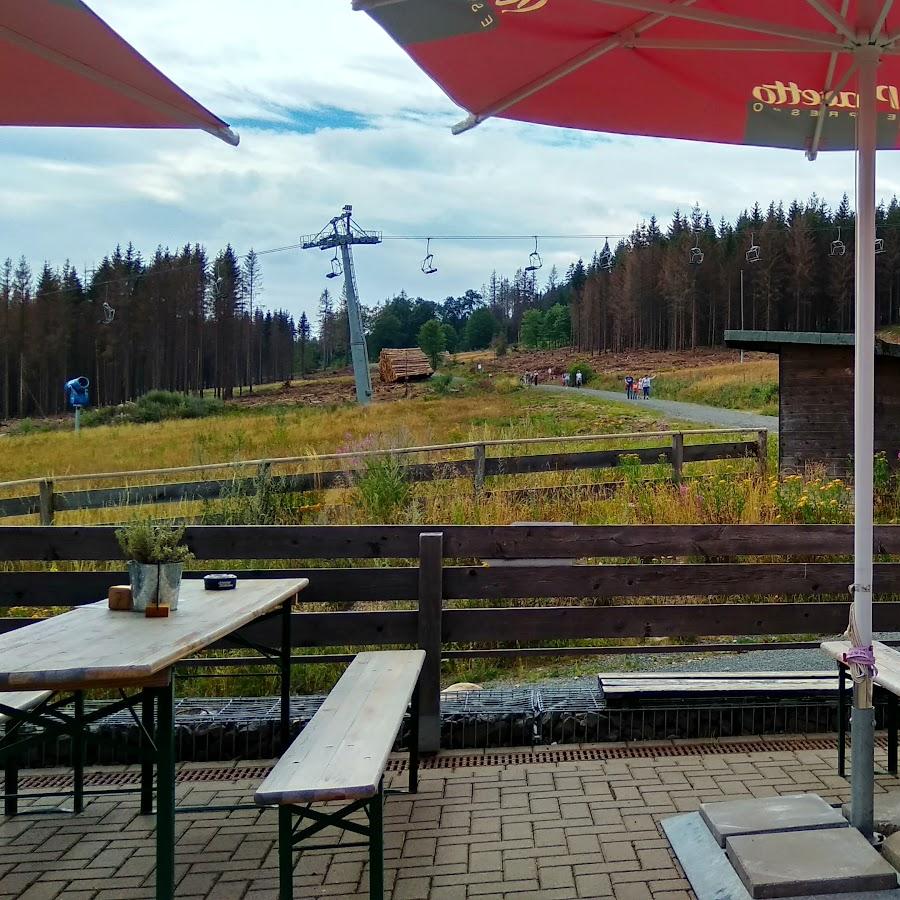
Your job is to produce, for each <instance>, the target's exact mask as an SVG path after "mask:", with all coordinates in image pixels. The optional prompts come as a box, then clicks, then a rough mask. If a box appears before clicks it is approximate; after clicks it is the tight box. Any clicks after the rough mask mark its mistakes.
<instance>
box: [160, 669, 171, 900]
mask: <svg viewBox="0 0 900 900" xmlns="http://www.w3.org/2000/svg"><path fill="white" fill-rule="evenodd" d="M157 698H158V705H157V728H156V752H157V756H156V900H173V898H174V896H175V674H174V672H172V673H170V676H169V684H168V685H167V686H166V687H163V688H159V689H158V691H157Z"/></svg>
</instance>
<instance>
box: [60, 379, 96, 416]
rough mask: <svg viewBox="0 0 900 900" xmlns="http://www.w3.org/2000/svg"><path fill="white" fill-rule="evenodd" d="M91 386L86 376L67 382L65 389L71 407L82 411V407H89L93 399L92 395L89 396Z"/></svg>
mask: <svg viewBox="0 0 900 900" xmlns="http://www.w3.org/2000/svg"><path fill="white" fill-rule="evenodd" d="M90 386H91V382H90V381H89V380H88V379H87V378H85V377H84V375H81V376H80V377H78V378H72V379H71V380H70V381H67V382H66V384H65V388H64V389H65V392H66V400H68V402H69V406H71V407H72V408H73V409H81V408H82V407H85V406H89V405H90V402H91V399H90V394H88V388H89V387H90Z"/></svg>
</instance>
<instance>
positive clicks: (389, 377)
mask: <svg viewBox="0 0 900 900" xmlns="http://www.w3.org/2000/svg"><path fill="white" fill-rule="evenodd" d="M378 372H379V374H380V375H381V380H382V382H383V383H384V384H393V383H394V382H396V381H412V380H413V379H414V378H428V377H429V376H430V375H432V374H433V373H434V369H432V368H431V363H430V362H428V357H427V356H426V355H425V354H424V353H423V352H422V351H421V350H420V349H419V348H418V347H410V348H408V349H399V350H388V349H385V350H382V351H381V356H379V357H378Z"/></svg>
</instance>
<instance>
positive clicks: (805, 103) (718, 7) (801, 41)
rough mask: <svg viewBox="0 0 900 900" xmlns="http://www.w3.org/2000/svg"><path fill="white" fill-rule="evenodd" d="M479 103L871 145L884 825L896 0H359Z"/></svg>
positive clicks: (862, 479) (733, 136)
mask: <svg viewBox="0 0 900 900" xmlns="http://www.w3.org/2000/svg"><path fill="white" fill-rule="evenodd" d="M353 5H354V7H355V8H356V9H361V10H365V11H367V12H368V13H369V14H370V15H371V16H372V18H373V19H375V21H376V22H378V23H379V24H380V25H381V26H382V27H383V28H384V29H385V30H386V31H387V32H388V33H389V34H390V35H391V36H392V37H393V38H394V39H395V40H396V41H397V42H398V43H399V44H400V45H401V46H402V47H403V48H404V49H405V50H406V52H407V53H408V54H409V55H410V56H411V57H412V58H413V59H414V60H415V61H416V63H418V65H419V66H421V68H422V69H424V70H425V72H427V73H428V75H430V76H431V78H433V79H434V80H435V81H436V82H437V83H438V84H439V85H440V86H441V87H442V88H443V89H444V90H445V91H446V93H447V94H448V95H449V96H450V97H451V98H452V99H453V100H454V101H455V102H456V103H458V104H459V105H460V106H462V107H463V108H464V109H466V110H467V111H468V113H469V115H468V116H467V117H466V118H465V120H463V121H462V122H460V123H459V124H458V125H457V126H456V127H455V128H454V132H456V133H460V132H463V131H467V130H469V129H470V128H473V127H475V126H476V125H478V124H479V123H480V122H483V121H484V120H486V119H490V118H492V117H501V118H508V119H518V120H522V121H526V122H536V123H540V124H544V125H561V126H564V127H568V128H581V129H587V130H591V131H603V132H611V133H616V134H629V135H648V136H654V137H662V138H683V139H687V140H694V141H711V142H716V143H724V144H748V145H753V146H764V147H787V148H791V147H792V148H797V149H803V150H805V151H806V153H807V155H808V156H809V158H810V159H814V158H815V156H816V154H817V153H818V151H819V150H847V149H857V150H858V158H857V185H858V187H857V190H858V196H857V218H856V248H857V253H856V363H855V365H856V374H855V410H854V418H855V429H854V431H855V435H854V441H855V447H854V462H855V514H856V515H855V523H856V524H855V536H854V570H855V571H854V583H853V585H852V586H851V592H852V594H853V598H854V603H853V617H852V621H853V620H855V621H854V622H853V624H854V625H855V627H854V628H852V629H851V636H852V638H853V644H854V646H855V647H856V648H857V649H855V650H854V651H852V652H851V654H850V661H851V662H852V663H853V666H852V668H853V670H854V683H855V684H854V714H853V720H852V730H853V732H852V734H853V824H854V825H856V826H857V827H858V828H860V830H862V831H863V832H864V833H866V834H868V835H871V833H872V788H873V766H872V763H873V752H874V751H873V737H874V717H873V710H872V709H871V674H872V667H871V666H872V656H871V649H870V648H871V643H872V543H873V533H872V517H873V502H872V463H873V446H872V442H873V441H872V439H873V428H872V425H873V394H874V320H875V303H874V300H875V151H876V147H881V148H885V149H889V148H897V147H898V146H900V123H898V115H900V93H898V91H900V88H898V85H900V10H893V9H892V7H893V0H469V2H462V0H459V2H449V0H353Z"/></svg>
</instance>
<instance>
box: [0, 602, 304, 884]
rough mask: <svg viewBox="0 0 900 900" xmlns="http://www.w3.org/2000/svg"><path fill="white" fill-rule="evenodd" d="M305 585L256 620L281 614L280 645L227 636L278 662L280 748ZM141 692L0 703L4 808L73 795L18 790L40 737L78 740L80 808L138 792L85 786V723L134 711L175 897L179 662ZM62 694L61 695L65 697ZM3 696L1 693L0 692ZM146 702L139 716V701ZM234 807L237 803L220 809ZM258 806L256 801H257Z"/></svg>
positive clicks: (144, 802) (286, 738) (149, 807)
mask: <svg viewBox="0 0 900 900" xmlns="http://www.w3.org/2000/svg"><path fill="white" fill-rule="evenodd" d="M298 594H299V591H298V592H297V593H295V594H292V595H291V596H289V597H287V598H286V599H285V600H284V601H283V602H282V603H281V605H280V607H279V608H277V609H274V610H273V611H272V612H270V613H268V614H266V615H264V616H260V617H259V619H257V620H256V621H258V622H263V621H266V620H267V619H272V618H275V617H280V621H281V632H280V641H279V643H280V646H278V647H265V646H262V645H259V644H256V643H253V642H251V641H247V640H245V639H244V638H242V637H240V636H236V635H231V636H229V640H231V641H233V642H234V643H238V644H240V645H243V646H246V647H250V648H252V649H254V650H256V651H257V652H259V653H260V654H261V655H263V656H265V657H267V658H268V659H270V660H271V661H272V663H274V664H277V666H278V676H279V681H280V685H279V687H280V701H281V708H280V728H279V733H280V738H281V746H282V750H284V749H285V748H287V746H288V745H289V744H290V740H291V611H292V609H293V605H294V601H295V600H296V598H297V595H298ZM134 687H135V688H139V689H140V692H139V693H136V694H126V692H125V690H124V689H123V690H121V692H120V693H121V698H120V699H119V700H115V701H112V702H111V703H109V704H108V705H106V706H103V707H102V708H100V709H97V710H94V711H93V712H91V713H88V714H85V712H84V691H83V690H77V691H72V692H57V693H56V694H54V695H53V696H52V697H50V698H48V699H47V700H45V701H43V702H42V703H39V704H38V705H37V706H35V707H32V708H31V709H30V710H20V709H14V708H12V707H7V706H4V705H3V704H2V703H0V713H2V714H3V715H5V716H8V721H7V723H6V727H5V730H4V735H3V737H2V739H0V766H2V767H3V770H4V772H5V783H6V788H5V791H6V792H5V793H4V794H3V795H0V796H2V798H3V801H4V812H5V814H6V815H8V816H14V815H17V814H18V813H19V809H18V801H19V800H22V799H26V798H31V797H48V796H69V793H68V792H66V793H64V794H58V793H57V794H48V793H45V792H42V793H40V794H20V793H19V792H18V789H17V788H18V763H17V758H19V757H20V756H21V753H22V751H23V750H25V749H27V748H28V747H29V746H33V745H35V744H38V743H40V742H42V741H46V740H51V739H54V738H58V737H60V736H62V735H68V736H69V737H70V739H71V740H72V761H73V770H74V791H73V796H74V802H73V809H74V812H75V813H80V812H82V811H83V809H84V796H85V794H86V793H87V794H91V795H93V796H103V795H104V794H122V793H132V792H134V790H133V789H121V790H111V789H108V788H107V789H103V790H97V791H85V790H84V745H85V729H86V727H87V726H89V725H92V724H94V723H95V722H99V721H101V720H102V719H104V718H105V717H107V716H110V715H113V714H114V713H118V712H121V711H122V710H126V709H127V710H129V711H130V712H131V715H132V716H133V717H134V719H135V722H136V723H137V725H138V728H139V731H140V735H141V786H140V788H139V791H140V795H141V801H140V809H141V813H142V814H144V815H149V814H150V813H152V812H153V777H154V770H155V775H156V897H157V900H173V898H174V897H175V813H176V803H175V780H176V778H175V762H176V754H175V671H174V667H169V668H168V669H164V670H162V671H161V672H160V673H159V674H158V675H157V676H156V677H154V678H153V679H152V682H149V683H148V682H144V683H142V684H136V685H134ZM60 694H62V696H60ZM0 696H2V694H0ZM70 703H74V711H73V713H71V714H69V713H64V712H63V711H62V707H65V706H68V705H69V704H70ZM138 704H139V705H140V708H141V712H140V716H138V714H137V712H136V710H135V707H136V706H137V705H138ZM22 725H30V726H33V727H36V728H38V729H40V730H39V731H38V732H36V733H33V734H27V735H21V734H19V731H20V728H21V726H22ZM216 808H217V807H209V806H204V807H188V806H184V807H181V808H180V809H179V810H178V812H196V811H198V810H200V809H202V810H203V811H206V812H209V811H210V810H211V809H216ZM219 808H221V809H229V810H233V809H235V808H241V807H235V806H228V807H219ZM252 808H254V809H258V807H256V806H255V805H254V806H253V807H252Z"/></svg>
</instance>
